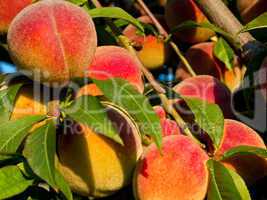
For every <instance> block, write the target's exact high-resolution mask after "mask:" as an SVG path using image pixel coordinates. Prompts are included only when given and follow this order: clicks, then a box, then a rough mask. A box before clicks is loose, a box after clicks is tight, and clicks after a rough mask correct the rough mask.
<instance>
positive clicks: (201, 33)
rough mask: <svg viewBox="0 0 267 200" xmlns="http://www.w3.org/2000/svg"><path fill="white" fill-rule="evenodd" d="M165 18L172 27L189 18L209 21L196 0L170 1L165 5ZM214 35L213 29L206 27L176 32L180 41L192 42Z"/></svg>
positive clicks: (205, 39) (204, 39) (200, 21)
mask: <svg viewBox="0 0 267 200" xmlns="http://www.w3.org/2000/svg"><path fill="white" fill-rule="evenodd" d="M165 19H166V22H167V24H168V26H169V27H170V28H171V29H173V28H174V27H175V26H178V25H179V24H181V23H183V22H185V21H187V20H192V21H196V22H198V23H202V22H206V21H207V18H206V17H205V16H204V14H203V13H202V11H201V10H200V9H199V8H198V7H197V5H196V3H194V0H170V1H168V2H167V4H166V6H165ZM213 35H214V32H213V31H210V30H209V29H205V28H194V29H190V30H183V31H180V32H176V34H175V36H176V37H177V39H179V40H180V41H182V42H187V43H191V44H194V43H199V42H204V41H207V40H208V39H209V38H210V37H211V36H213Z"/></svg>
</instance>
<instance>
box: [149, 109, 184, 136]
mask: <svg viewBox="0 0 267 200" xmlns="http://www.w3.org/2000/svg"><path fill="white" fill-rule="evenodd" d="M153 108H154V111H155V112H156V114H157V116H158V117H159V118H160V125H161V128H162V136H163V137H165V136H169V135H179V134H182V129H181V128H180V127H179V126H178V124H177V123H176V122H175V121H174V120H171V119H168V118H166V112H165V110H164V109H163V108H162V107H161V106H154V107H153Z"/></svg>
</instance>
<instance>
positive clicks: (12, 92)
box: [0, 84, 22, 124]
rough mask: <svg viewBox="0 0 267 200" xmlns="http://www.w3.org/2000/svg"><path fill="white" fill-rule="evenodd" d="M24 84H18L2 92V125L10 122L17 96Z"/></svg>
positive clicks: (0, 106)
mask: <svg viewBox="0 0 267 200" xmlns="http://www.w3.org/2000/svg"><path fill="white" fill-rule="evenodd" d="M21 86H22V84H17V85H13V86H10V87H8V88H7V89H5V90H0V124H2V123H4V122H6V121H8V120H9V118H10V115H11V112H12V110H13V106H14V103H15V99H16V95H17V93H18V91H19V89H20V88H21Z"/></svg>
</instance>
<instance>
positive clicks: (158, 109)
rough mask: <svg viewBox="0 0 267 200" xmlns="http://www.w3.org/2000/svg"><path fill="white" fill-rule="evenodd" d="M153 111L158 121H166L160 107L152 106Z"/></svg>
mask: <svg viewBox="0 0 267 200" xmlns="http://www.w3.org/2000/svg"><path fill="white" fill-rule="evenodd" d="M153 109H154V111H155V113H156V114H157V116H158V117H159V118H160V119H166V112H165V110H164V108H162V107H161V106H154V107H153Z"/></svg>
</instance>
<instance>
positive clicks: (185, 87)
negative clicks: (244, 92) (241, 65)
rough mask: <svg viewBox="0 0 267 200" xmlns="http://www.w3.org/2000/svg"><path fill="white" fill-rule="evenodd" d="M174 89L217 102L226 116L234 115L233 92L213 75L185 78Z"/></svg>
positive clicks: (186, 94) (184, 93)
mask: <svg viewBox="0 0 267 200" xmlns="http://www.w3.org/2000/svg"><path fill="white" fill-rule="evenodd" d="M174 90H175V91H176V92H177V93H178V94H180V95H182V96H185V97H194V98H199V99H202V100H206V101H208V102H209V103H216V104H218V105H219V106H220V108H221V109H222V111H223V113H224V116H225V117H226V118H231V117H232V111H231V92H230V90H229V89H228V88H227V87H226V86H225V85H224V84H223V83H221V82H220V81H219V80H218V79H216V78H214V77H212V76H208V75H200V76H195V77H191V78H188V79H185V80H184V81H182V82H180V83H178V84H177V85H176V86H175V87H174ZM178 103H179V102H178Z"/></svg>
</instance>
